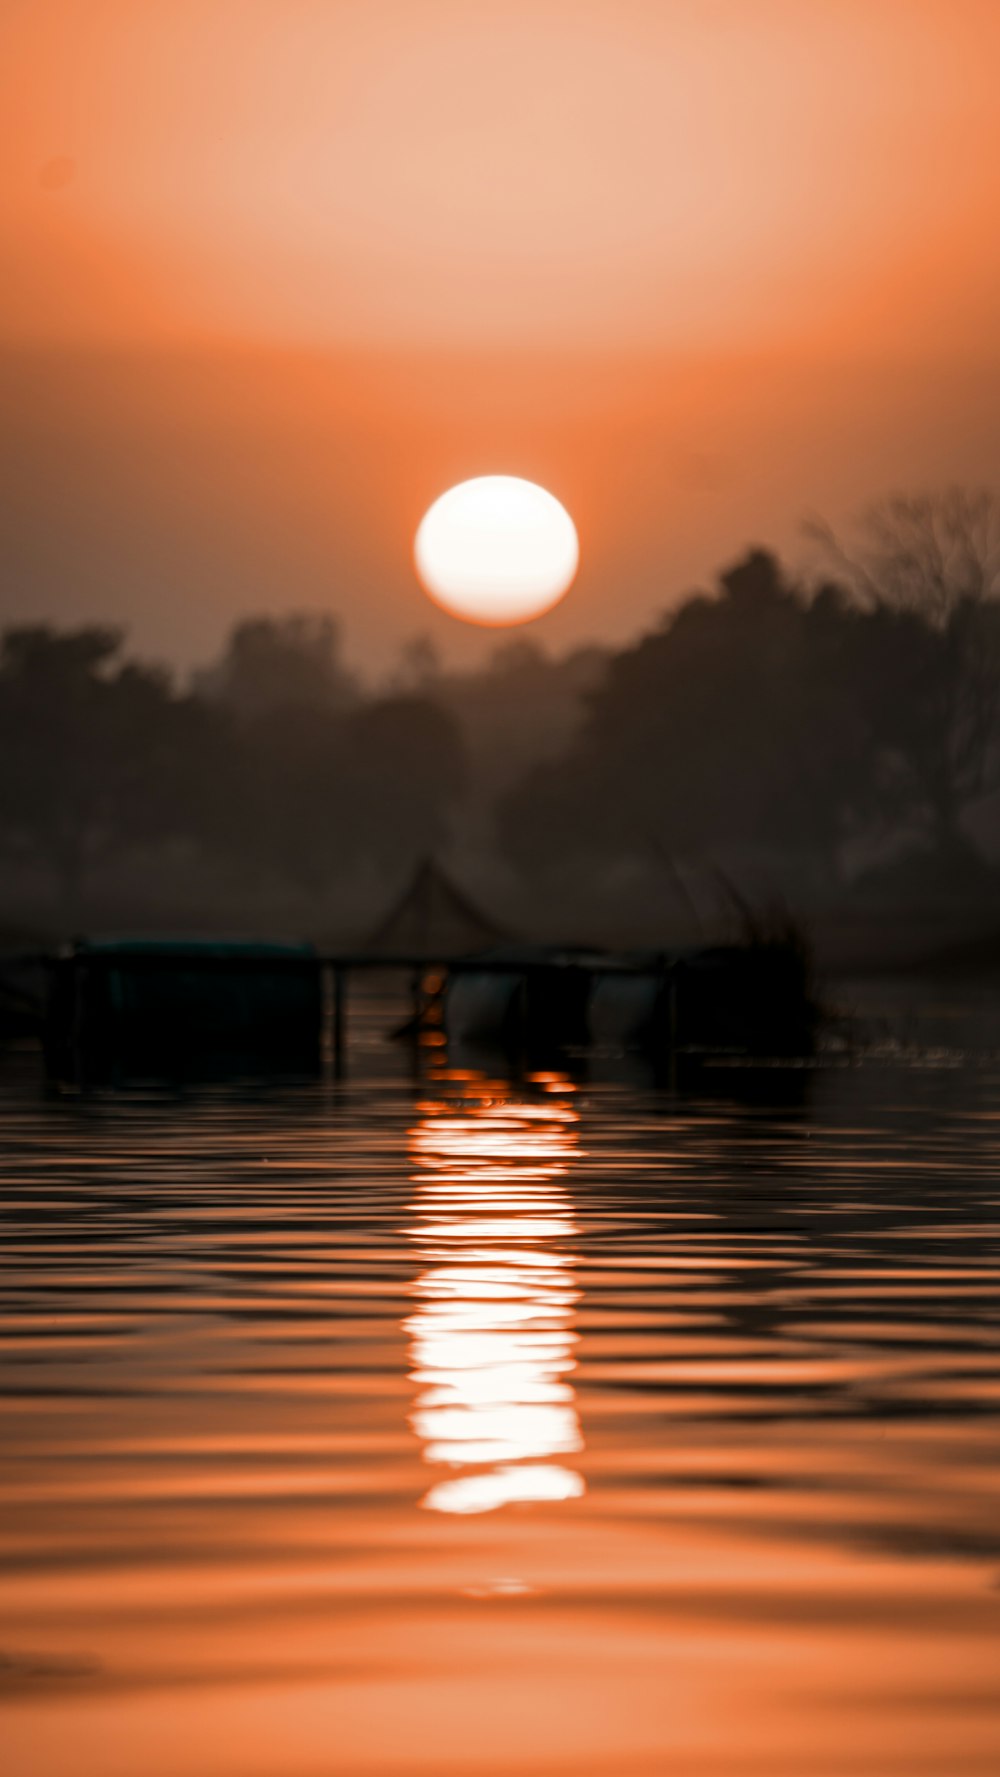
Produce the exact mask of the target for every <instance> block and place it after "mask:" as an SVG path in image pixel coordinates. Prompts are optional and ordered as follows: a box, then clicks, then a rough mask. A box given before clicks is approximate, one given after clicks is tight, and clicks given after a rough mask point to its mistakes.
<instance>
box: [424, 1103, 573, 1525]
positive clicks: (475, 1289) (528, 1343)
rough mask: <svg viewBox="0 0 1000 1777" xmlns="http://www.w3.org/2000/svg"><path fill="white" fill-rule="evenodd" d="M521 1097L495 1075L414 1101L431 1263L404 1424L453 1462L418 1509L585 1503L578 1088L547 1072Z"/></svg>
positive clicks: (436, 1460)
mask: <svg viewBox="0 0 1000 1777" xmlns="http://www.w3.org/2000/svg"><path fill="white" fill-rule="evenodd" d="M544 1084H545V1096H544V1097H543V1099H542V1100H541V1101H540V1102H531V1103H525V1102H520V1101H517V1100H515V1099H513V1098H511V1097H510V1096H507V1095H505V1093H504V1089H503V1088H502V1087H499V1086H496V1085H490V1084H487V1083H485V1082H479V1083H478V1084H477V1083H475V1082H473V1081H470V1080H468V1079H467V1078H466V1079H463V1080H462V1082H461V1097H460V1098H455V1099H445V1098H442V1099H441V1100H440V1101H437V1102H427V1103H424V1104H422V1105H421V1106H420V1111H421V1115H420V1120H419V1121H418V1122H417V1124H416V1125H415V1127H414V1129H413V1131H412V1138H411V1152H412V1155H413V1159H414V1162H415V1166H416V1171H415V1173H414V1183H415V1185H416V1189H417V1196H416V1202H415V1210H416V1219H415V1222H414V1225H413V1227H412V1229H411V1235H412V1238H413V1239H414V1241H415V1243H416V1246H417V1248H418V1251H419V1254H420V1257H421V1260H422V1261H423V1263H424V1266H425V1269H424V1270H423V1271H422V1272H421V1274H420V1276H419V1277H418V1278H417V1280H416V1282H415V1284H414V1285H413V1294H414V1296H415V1298H416V1303H417V1306H416V1307H415V1309H414V1312H413V1314H412V1315H411V1316H410V1317H409V1319H408V1320H407V1322H406V1331H407V1332H408V1333H409V1335H410V1339H411V1346H410V1356H411V1363H412V1369H411V1377H412V1380H413V1381H414V1383H415V1384H416V1387H417V1391H418V1392H417V1399H416V1404H415V1406H414V1410H413V1413H412V1414H411V1416H410V1423H411V1425H412V1427H413V1429H414V1431H415V1432H416V1434H417V1436H418V1437H419V1439H420V1441H421V1444H422V1446H423V1454H424V1459H425V1461H426V1462H428V1463H430V1464H432V1465H434V1466H436V1467H439V1468H441V1469H447V1470H450V1471H452V1472H451V1473H450V1474H447V1475H442V1477H441V1478H440V1479H439V1480H436V1481H435V1482H434V1484H433V1485H432V1486H431V1488H430V1489H429V1491H428V1492H427V1493H426V1494H425V1496H424V1498H423V1499H422V1501H421V1504H422V1505H424V1506H426V1507H427V1508H428V1509H429V1510H431V1511H436V1512H460V1513H472V1512H491V1511H496V1510H497V1509H498V1508H499V1507H500V1506H504V1505H510V1504H513V1503H515V1502H525V1501H552V1500H565V1499H575V1498H578V1497H579V1496H580V1495H581V1494H582V1493H583V1490H584V1488H583V1481H582V1479H581V1477H580V1476H579V1474H577V1472H576V1471H575V1469H573V1468H572V1467H571V1466H569V1462H568V1460H567V1459H569V1458H572V1457H573V1456H574V1455H575V1454H576V1453H578V1452H579V1451H580V1450H581V1449H582V1447H583V1440H582V1436H581V1432H580V1421H579V1416H578V1414H577V1410H576V1402H575V1396H574V1391H573V1385H572V1381H571V1377H572V1373H573V1371H574V1369H575V1367H576V1345H577V1342H578V1335H577V1333H576V1330H575V1324H574V1315H575V1308H576V1304H577V1301H578V1299H579V1291H578V1290H577V1288H576V1286H575V1282H574V1264H575V1260H574V1256H573V1253H572V1250H571V1243H572V1241H573V1239H574V1237H575V1235H576V1227H575V1225H574V1222H573V1217H572V1206H571V1202H570V1197H569V1193H568V1191H567V1188H566V1185H565V1183H564V1182H563V1181H564V1179H565V1176H566V1173H567V1172H568V1170H569V1165H570V1162H571V1160H572V1157H573V1154H574V1152H575V1150H576V1143H577V1114H576V1112H575V1111H574V1109H573V1107H572V1103H571V1102H570V1094H571V1088H570V1087H569V1085H568V1083H565V1082H561V1081H559V1080H558V1079H548V1080H547V1081H546V1082H545V1083H544Z"/></svg>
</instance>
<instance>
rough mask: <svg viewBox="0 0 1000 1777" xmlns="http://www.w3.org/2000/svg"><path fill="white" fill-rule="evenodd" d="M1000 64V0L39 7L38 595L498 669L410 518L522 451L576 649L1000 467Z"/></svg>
mask: <svg viewBox="0 0 1000 1777" xmlns="http://www.w3.org/2000/svg"><path fill="white" fill-rule="evenodd" d="M998 65H1000V5H997V4H996V3H995V0H947V3H946V0H808V3H803V0H507V3H506V4H504V5H492V4H487V3H485V0H89V3H88V0H76V3H72V0H23V3H22V4H17V3H14V4H12V3H11V0H6V5H5V6H4V8H3V11H2V14H0V118H2V120H3V121H2V124H0V129H2V132H3V136H4V137H5V141H4V143H3V147H4V152H3V154H2V155H0V253H2V260H0V377H2V382H3V387H2V390H0V394H2V397H3V412H4V415H5V422H4V439H3V451H4V464H3V466H4V490H5V491H4V495H3V507H2V512H0V526H2V534H0V547H2V551H3V562H4V575H3V590H2V594H0V617H5V618H8V619H9V618H11V617H17V618H22V617H24V616H27V615H32V614H33V615H51V616H53V617H58V618H60V619H61V620H67V619H69V618H71V617H74V616H84V615H86V616H98V615H100V616H104V617H112V618H115V619H118V620H121V621H127V622H129V623H130V625H131V627H132V629H133V632H134V635H135V637H136V640H137V642H138V643H139V644H140V645H142V646H143V647H147V648H150V649H152V650H154V651H156V650H163V651H169V652H170V653H172V654H173V655H174V656H175V657H177V658H178V659H181V660H187V659H191V658H193V657H196V656H197V655H199V654H203V653H204V652H205V651H207V650H208V649H210V648H212V647H213V646H214V645H215V644H216V643H217V641H218V639H219V637H220V636H221V634H222V632H223V630H224V628H225V626H226V624H227V623H228V622H229V621H230V620H231V618H232V616H233V615H234V614H236V613H238V612H241V611H245V610H247V609H251V608H253V609H264V608H269V609H274V610H280V609H287V608H290V607H293V606H296V605H307V606H328V607H330V608H333V609H335V610H338V611H339V612H340V613H341V614H342V615H343V617H344V620H345V627H346V629H347V631H348V636H349V639H350V640H351V642H352V644H353V646H354V650H355V652H356V653H358V654H360V655H362V656H364V657H367V658H385V657H386V656H387V655H389V654H391V652H392V651H393V649H394V648H395V647H396V645H397V644H398V642H399V641H400V640H401V639H402V638H404V637H405V636H407V635H411V634H413V633H414V632H415V631H417V630H419V629H422V628H423V629H428V630H430V631H431V632H432V633H434V634H435V636H436V637H438V639H439V640H441V641H442V642H443V644H444V645H445V647H446V648H449V649H451V650H452V651H453V652H461V651H462V650H463V649H464V650H465V651H466V652H468V650H469V648H470V647H473V646H475V647H481V646H482V644H483V634H484V633H485V635H486V641H487V643H490V642H491V641H492V640H495V639H496V638H495V637H491V636H490V635H489V633H488V632H476V631H473V630H469V629H465V628H463V626H460V625H458V624H457V623H456V622H455V621H454V620H452V619H447V618H445V617H443V616H442V615H440V614H439V613H436V612H435V611H434V610H433V609H432V608H431V607H430V606H429V605H428V604H427V602H426V601H425V600H424V599H423V597H422V595H421V594H420V592H419V590H418V589H417V588H416V586H415V583H414V581H413V578H412V573H411V569H410V546H411V540H412V534H413V530H414V528H415V525H416V523H417V521H418V519H419V517H420V515H421V512H422V511H423V509H424V507H425V506H426V505H427V504H428V503H429V502H430V501H431V500H432V499H433V498H434V497H435V495H436V494H437V493H439V492H441V491H442V489H443V488H444V487H445V486H447V485H448V484H449V482H450V481H453V480H456V479H461V478H463V477H465V476H466V475H472V474H477V473H487V472H491V471H492V472H507V473H514V474H524V475H528V476H531V477H534V478H537V479H539V480H542V481H544V482H545V483H546V485H548V486H550V487H551V488H552V490H553V492H555V493H557V494H558V495H559V497H560V498H561V499H563V500H564V501H565V503H566V504H567V505H568V506H569V508H570V510H571V511H572V513H573V515H574V518H575V519H576V521H577V524H578V527H579V530H580V535H581V544H582V549H583V568H582V571H581V576H580V580H579V583H578V586H577V589H576V590H575V591H574V592H573V593H571V594H570V597H569V599H568V600H567V601H566V602H565V604H564V605H563V606H562V607H561V608H560V609H559V610H557V612H555V613H554V614H553V615H552V616H550V617H548V618H545V619H543V620H542V621H541V623H540V624H539V625H537V626H535V627H534V628H533V629H532V630H530V631H528V632H526V633H532V634H536V635H537V636H539V638H542V639H545V638H548V639H549V640H551V641H552V642H553V644H554V645H559V646H563V645H566V644H567V643H569V642H570V641H572V640H574V639H577V638H583V637H587V636H592V635H604V636H610V637H619V636H623V635H626V634H628V633H630V632H631V631H632V630H634V629H635V628H637V627H638V626H639V625H640V624H642V623H643V622H646V621H648V620H649V619H650V618H651V617H652V616H653V615H654V614H655V613H656V612H657V611H658V610H659V609H660V608H662V606H663V605H664V604H666V603H668V602H669V601H670V600H671V599H672V598H674V597H676V596H677V595H678V594H679V593H681V592H683V591H684V590H685V589H686V588H687V587H688V586H689V585H690V584H691V583H692V582H694V581H697V580H700V579H703V578H704V577H705V576H706V575H707V574H708V573H709V572H710V570H711V569H712V567H713V566H714V565H715V564H718V563H719V562H721V561H724V560H726V559H728V558H730V557H731V556H732V555H733V554H734V553H735V552H736V551H737V550H738V549H739V548H740V547H741V546H742V545H743V544H744V543H746V542H748V541H751V540H755V539H764V540H770V539H773V540H774V541H776V542H778V543H779V544H784V545H787V546H792V547H793V548H794V549H797V548H798V545H796V544H795V542H794V540H795V536H796V527H797V524H798V522H799V520H800V519H801V517H802V515H803V514H804V513H806V512H812V511H817V510H820V511H823V512H826V513H829V514H831V515H833V516H834V517H836V518H840V517H841V516H842V515H843V514H845V513H846V512H848V511H849V510H850V509H851V508H852V507H854V506H856V505H858V504H859V503H862V502H863V501H864V500H866V499H867V498H869V497H874V496H875V495H877V494H878V493H880V492H881V491H883V490H885V489H888V488H892V487H897V486H907V487H910V486H917V485H926V484H930V483H938V482H946V481H951V480H956V479H961V480H972V481H977V482H979V481H989V482H993V483H1000V418H998V415H1000V400H998V397H1000V347H998V327H997V322H998V319H1000V229H998V227H997V218H998V216H1000V107H998V106H997V103H996V97H995V74H996V69H997V67H998Z"/></svg>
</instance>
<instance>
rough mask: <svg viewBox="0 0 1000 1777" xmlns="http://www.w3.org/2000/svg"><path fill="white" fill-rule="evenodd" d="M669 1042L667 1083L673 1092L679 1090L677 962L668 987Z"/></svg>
mask: <svg viewBox="0 0 1000 1777" xmlns="http://www.w3.org/2000/svg"><path fill="white" fill-rule="evenodd" d="M667 993H668V998H667V1043H668V1045H669V1060H668V1064H667V1085H668V1087H669V1088H670V1091H671V1092H676V1091H677V964H676V963H675V962H674V963H671V965H670V984H669V987H668V989H667Z"/></svg>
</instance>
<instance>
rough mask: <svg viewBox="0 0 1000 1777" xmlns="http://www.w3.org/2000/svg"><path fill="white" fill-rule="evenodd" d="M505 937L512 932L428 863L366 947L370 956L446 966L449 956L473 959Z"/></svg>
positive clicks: (422, 864)
mask: <svg viewBox="0 0 1000 1777" xmlns="http://www.w3.org/2000/svg"><path fill="white" fill-rule="evenodd" d="M507 937H509V933H507V932H505V931H504V930H503V928H502V927H501V926H499V925H497V923H496V921H495V920H492V919H491V918H490V917H489V915H488V914H485V913H483V912H482V911H481V909H480V908H478V907H477V906H476V905H475V903H474V902H473V901H471V900H470V899H469V896H468V895H466V894H465V893H464V892H463V891H462V890H461V889H460V888H457V887H456V885H455V884H454V883H453V882H452V880H451V878H450V877H449V876H448V875H447V874H446V873H445V871H444V870H442V868H441V866H440V864H438V863H436V862H435V860H434V859H433V858H424V859H423V860H422V861H421V862H420V863H419V864H418V865H417V868H416V870H415V872H414V874H413V878H412V880H411V881H410V883H409V884H408V885H407V887H406V889H405V890H404V892H403V894H402V895H401V896H400V898H399V900H398V901H397V902H396V903H395V904H394V906H392V907H391V908H390V909H389V912H388V913H387V914H386V916H385V918H384V919H383V920H381V921H380V923H379V924H378V925H377V926H376V928H375V930H374V931H373V932H372V933H370V935H369V937H368V941H367V943H366V944H365V947H364V948H365V951H366V953H367V954H368V955H371V956H400V957H403V956H405V957H414V958H418V959H420V960H421V961H424V962H443V961H444V960H445V959H446V958H447V957H450V956H474V955H475V954H476V952H477V951H480V950H487V949H489V948H490V947H491V946H492V945H495V944H500V943H503V941H504V940H505V939H506V938H507Z"/></svg>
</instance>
